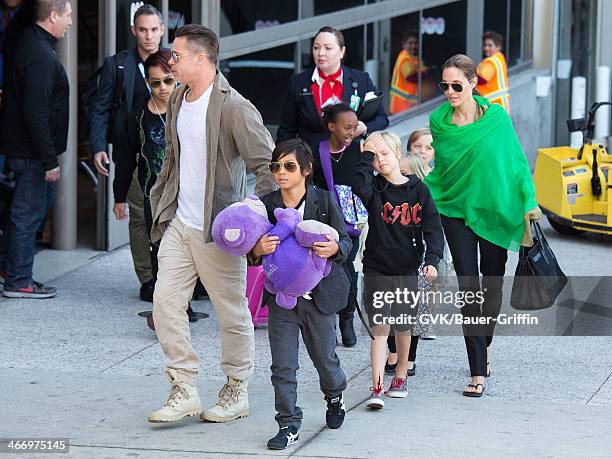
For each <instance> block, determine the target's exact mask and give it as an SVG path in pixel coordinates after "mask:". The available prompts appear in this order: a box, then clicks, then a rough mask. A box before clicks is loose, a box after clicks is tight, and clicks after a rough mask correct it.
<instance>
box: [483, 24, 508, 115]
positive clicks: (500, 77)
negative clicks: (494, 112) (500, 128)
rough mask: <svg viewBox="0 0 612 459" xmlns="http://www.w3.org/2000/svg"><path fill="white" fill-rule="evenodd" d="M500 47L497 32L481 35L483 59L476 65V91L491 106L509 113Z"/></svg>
mask: <svg viewBox="0 0 612 459" xmlns="http://www.w3.org/2000/svg"><path fill="white" fill-rule="evenodd" d="M502 46H503V38H502V36H501V35H500V34H498V33H497V32H492V31H487V32H485V33H484V34H483V35H482V49H483V52H484V55H485V58H484V59H483V60H482V61H481V62H480V64H478V84H477V85H476V89H477V90H478V92H479V93H480V94H481V95H482V96H483V97H486V98H487V99H489V101H490V102H491V103H492V104H499V105H501V106H502V107H504V109H505V110H506V112H508V113H510V92H509V90H508V65H507V63H506V58H505V57H504V55H503V53H502V52H501V50H502Z"/></svg>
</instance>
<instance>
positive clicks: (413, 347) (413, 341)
mask: <svg viewBox="0 0 612 459" xmlns="http://www.w3.org/2000/svg"><path fill="white" fill-rule="evenodd" d="M418 345H419V337H418V336H411V337H410V350H409V351H408V361H409V362H415V361H416V352H417V346H418ZM387 347H388V348H389V352H391V353H393V354H395V353H396V352H397V348H396V347H395V335H389V337H388V338H387Z"/></svg>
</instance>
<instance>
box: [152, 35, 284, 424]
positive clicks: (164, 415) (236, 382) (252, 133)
mask: <svg viewBox="0 0 612 459" xmlns="http://www.w3.org/2000/svg"><path fill="white" fill-rule="evenodd" d="M175 36H176V39H175V40H174V43H173V45H172V58H171V59H170V61H169V64H170V66H171V67H172V72H173V73H174V75H175V77H176V79H177V80H178V81H179V82H181V83H182V85H181V86H180V87H179V88H178V89H177V90H176V91H175V92H174V94H173V95H172V98H171V100H170V102H169V106H168V111H167V114H166V123H167V125H166V158H165V160H164V165H163V167H162V171H161V173H160V174H159V176H158V179H157V182H156V184H155V186H154V187H153V189H152V190H151V210H152V215H153V228H152V230H151V237H152V240H153V241H156V240H159V239H160V238H161V243H160V248H159V274H158V278H157V284H156V286H155V294H154V297H153V302H154V306H153V318H154V320H155V331H156V333H157V337H158V339H159V343H160V345H161V348H162V350H163V352H164V354H165V356H166V373H167V375H168V377H169V378H170V383H171V391H170V396H169V397H168V400H167V401H166V403H165V404H164V406H163V407H162V408H161V409H159V410H157V411H154V412H152V413H151V414H150V415H149V421H150V422H173V421H178V420H180V419H182V418H184V417H185V416H196V415H198V414H200V413H201V415H200V417H201V419H202V420H206V421H214V422H225V421H231V420H234V419H237V418H240V417H243V416H247V415H248V414H249V402H248V396H247V380H248V378H249V376H251V374H252V373H253V354H254V340H253V336H254V333H253V324H252V322H251V317H250V314H249V310H248V305H247V299H246V297H245V292H246V259H245V257H232V256H229V255H227V254H225V253H224V252H222V251H221V250H220V249H219V248H218V247H217V246H216V244H215V243H214V242H212V238H211V225H212V222H213V220H214V219H215V217H216V216H217V214H218V213H219V212H220V211H221V210H223V209H224V208H226V207H227V206H228V205H230V204H232V203H234V202H236V201H239V200H241V199H243V198H244V196H245V194H246V167H248V168H249V169H250V170H251V171H253V172H254V173H255V174H256V175H257V184H256V187H255V192H256V193H257V194H259V195H262V194H265V193H267V192H268V191H271V190H272V188H273V183H274V182H273V179H272V175H271V173H270V171H269V169H268V166H269V164H270V161H271V154H272V150H273V148H274V143H273V141H272V137H271V136H270V133H269V132H268V131H267V129H266V128H265V127H264V125H263V122H262V119H261V115H260V114H259V112H258V111H257V109H256V108H255V107H254V106H253V105H252V104H251V103H250V102H249V101H247V100H246V99H245V98H244V97H242V96H241V95H240V94H239V93H238V92H237V91H235V90H234V89H233V88H232V87H231V86H230V85H229V84H228V82H227V80H226V79H225V78H224V77H223V75H221V73H219V72H218V71H217V67H216V62H217V58H218V55H219V41H218V39H217V36H216V35H215V33H214V32H213V31H211V30H210V29H208V28H207V27H204V26H201V25H195V24H191V25H186V26H184V27H181V28H180V29H179V30H177V32H176V35H175ZM198 276H199V277H200V279H201V281H202V283H203V284H204V287H205V288H206V290H207V291H208V294H209V296H210V300H211V302H212V304H213V307H214V309H215V315H216V316H217V319H218V320H219V324H220V326H221V349H222V352H221V368H222V369H223V372H224V373H225V375H226V376H227V383H226V384H225V385H224V386H223V388H222V389H221V392H219V400H218V402H217V404H216V405H215V406H213V407H212V408H210V409H208V410H205V411H204V412H202V408H201V405H200V399H199V396H198V392H197V389H196V377H197V372H198V367H199V359H198V356H197V355H196V353H195V351H194V349H193V347H192V344H191V333H190V330H189V321H188V318H187V314H186V310H187V306H188V301H189V299H190V297H191V294H192V292H193V287H194V285H195V282H196V279H197V277H198Z"/></svg>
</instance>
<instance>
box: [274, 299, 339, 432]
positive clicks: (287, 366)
mask: <svg viewBox="0 0 612 459" xmlns="http://www.w3.org/2000/svg"><path fill="white" fill-rule="evenodd" d="M270 303H271V304H269V305H268V307H269V311H268V337H269V339H270V351H271V353H272V365H271V366H270V369H271V370H272V378H271V379H272V385H273V386H274V404H275V408H276V411H277V414H276V422H278V425H279V427H285V426H292V427H295V428H296V429H299V428H300V426H301V424H302V417H303V416H302V410H301V409H300V407H299V406H297V378H296V372H297V370H298V368H299V367H300V365H299V362H298V349H299V336H300V331H301V332H302V339H303V340H304V344H305V345H306V350H307V351H308V355H309V356H310V359H311V360H312V363H313V364H314V366H315V368H316V369H317V372H318V373H319V385H320V387H321V392H323V394H324V395H325V396H327V397H331V398H334V397H336V396H338V395H340V394H341V393H342V391H343V390H344V389H346V375H345V374H344V371H343V370H342V367H341V366H340V359H339V358H338V355H337V354H336V330H335V328H334V325H335V323H336V314H322V313H321V312H320V311H319V310H318V309H317V307H316V306H315V305H314V303H313V302H312V301H309V300H306V299H305V298H298V303H297V305H296V307H295V308H294V309H284V308H281V307H280V306H278V305H276V304H275V303H274V302H273V301H270Z"/></svg>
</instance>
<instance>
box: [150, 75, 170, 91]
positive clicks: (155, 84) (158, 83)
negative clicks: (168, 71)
mask: <svg viewBox="0 0 612 459" xmlns="http://www.w3.org/2000/svg"><path fill="white" fill-rule="evenodd" d="M162 83H163V84H164V85H165V86H174V78H173V77H168V78H165V79H163V80H149V86H151V87H152V88H155V89H157V88H159V87H160V86H161V85H162Z"/></svg>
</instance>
